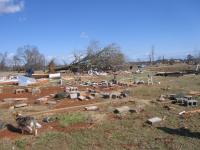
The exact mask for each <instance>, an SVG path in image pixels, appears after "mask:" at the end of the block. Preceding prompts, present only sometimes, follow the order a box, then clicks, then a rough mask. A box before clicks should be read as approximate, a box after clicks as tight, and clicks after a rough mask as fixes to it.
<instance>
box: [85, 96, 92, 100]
mask: <svg viewBox="0 0 200 150" xmlns="http://www.w3.org/2000/svg"><path fill="white" fill-rule="evenodd" d="M86 98H87V99H91V100H92V99H94V96H92V95H89V96H86Z"/></svg>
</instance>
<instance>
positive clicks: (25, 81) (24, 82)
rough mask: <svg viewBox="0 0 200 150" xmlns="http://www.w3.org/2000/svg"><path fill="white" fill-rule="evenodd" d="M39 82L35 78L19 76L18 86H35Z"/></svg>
mask: <svg viewBox="0 0 200 150" xmlns="http://www.w3.org/2000/svg"><path fill="white" fill-rule="evenodd" d="M36 82H37V81H36V80H35V79H34V78H29V77H25V76H19V78H18V85H19V86H28V85H30V84H34V83H36Z"/></svg>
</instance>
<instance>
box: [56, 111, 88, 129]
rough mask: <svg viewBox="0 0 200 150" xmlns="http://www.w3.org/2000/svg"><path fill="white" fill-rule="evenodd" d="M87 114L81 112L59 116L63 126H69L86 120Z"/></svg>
mask: <svg viewBox="0 0 200 150" xmlns="http://www.w3.org/2000/svg"><path fill="white" fill-rule="evenodd" d="M86 119H87V118H86V116H85V115H83V114H81V113H74V114H65V115H60V116H58V120H59V123H60V125H61V126H62V127H67V126H69V125H74V124H77V123H84V122H86Z"/></svg>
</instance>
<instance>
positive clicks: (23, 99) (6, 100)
mask: <svg viewBox="0 0 200 150" xmlns="http://www.w3.org/2000/svg"><path fill="white" fill-rule="evenodd" d="M27 100H28V98H4V99H3V101H4V102H7V103H12V102H14V101H27Z"/></svg>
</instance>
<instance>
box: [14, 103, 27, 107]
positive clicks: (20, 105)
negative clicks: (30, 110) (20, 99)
mask: <svg viewBox="0 0 200 150" xmlns="http://www.w3.org/2000/svg"><path fill="white" fill-rule="evenodd" d="M26 106H28V104H26V103H22V104H16V105H15V106H14V107H15V108H20V107H26Z"/></svg>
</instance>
